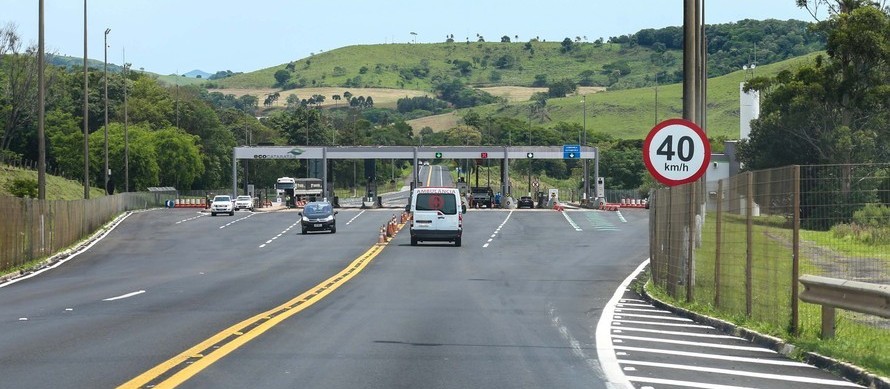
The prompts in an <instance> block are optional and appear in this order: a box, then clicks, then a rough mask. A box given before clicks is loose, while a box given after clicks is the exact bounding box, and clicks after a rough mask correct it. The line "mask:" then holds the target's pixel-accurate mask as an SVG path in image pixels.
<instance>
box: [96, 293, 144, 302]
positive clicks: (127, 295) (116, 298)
mask: <svg viewBox="0 0 890 389" xmlns="http://www.w3.org/2000/svg"><path fill="white" fill-rule="evenodd" d="M143 293H145V291H144V290H137V291H135V292H130V293H127V294H122V295H120V296H117V297H109V298H107V299H104V300H102V301H114V300H123V299H125V298H128V297H133V296H137V295H140V294H143Z"/></svg>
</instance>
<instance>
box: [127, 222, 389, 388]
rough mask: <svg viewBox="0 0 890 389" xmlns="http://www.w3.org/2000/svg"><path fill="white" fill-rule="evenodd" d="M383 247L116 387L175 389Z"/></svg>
mask: <svg viewBox="0 0 890 389" xmlns="http://www.w3.org/2000/svg"><path fill="white" fill-rule="evenodd" d="M403 226H404V225H403V224H399V225H398V227H397V230H400V229H401V228H402V227H403ZM385 246H386V244H385V243H384V244H377V245H374V246H372V247H371V248H370V249H368V251H366V252H365V253H364V254H362V255H361V256H359V257H358V258H356V259H355V260H354V261H352V263H350V264H349V266H347V267H346V268H345V269H343V270H341V271H340V272H339V273H337V274H335V275H334V276H332V277H331V278H328V279H327V280H324V281H322V282H321V283H319V284H318V285H316V286H315V287H313V288H310V289H309V290H307V291H306V292H303V293H302V294H300V295H299V296H297V297H294V298H293V299H291V300H290V301H288V302H286V303H284V304H282V305H279V306H277V307H275V308H272V309H270V310H268V311H266V312H262V313H260V314H257V315H256V316H253V317H251V318H249V319H246V320H244V321H242V322H240V323H238V324H235V325H233V326H231V327H229V328H227V329H225V330H223V331H221V332H219V333H217V334H216V335H213V336H211V337H210V338H208V339H206V340H204V341H202V342H201V343H198V344H197V345H195V346H193V347H191V348H189V349H188V350H185V351H183V352H181V353H179V354H178V355H176V356H175V357H173V358H170V359H168V360H166V361H164V362H161V363H160V364H158V365H157V366H155V367H153V368H151V369H150V370H148V371H146V372H145V373H142V374H140V375H139V376H137V377H135V378H133V379H131V380H130V381H127V382H126V383H124V384H122V385H120V386H118V388H127V389H129V388H142V387H147V386H149V384H151V385H150V387H152V388H175V387H176V386H178V385H180V384H182V383H183V382H185V381H187V380H188V379H189V378H191V377H193V376H195V375H196V374H198V373H199V372H201V371H202V370H204V369H206V368H207V367H209V366H210V365H212V364H213V363H215V362H216V361H218V360H220V359H222V358H223V357H225V356H226V355H228V354H229V353H231V352H232V351H235V350H237V349H238V348H239V347H241V346H243V345H245V344H247V343H248V342H250V341H251V340H253V339H255V338H256V337H258V336H260V335H261V334H263V333H264V332H266V331H268V330H269V329H271V328H272V327H275V326H276V325H278V324H279V323H281V322H282V321H284V320H285V319H287V318H289V317H291V316H293V315H296V314H297V313H299V312H300V311H302V310H304V309H306V308H308V307H309V306H311V305H312V304H315V303H316V302H318V301H320V300H321V299H322V298H324V297H325V296H327V295H328V294H330V293H331V292H333V291H334V290H336V289H337V288H339V287H340V286H342V285H343V284H345V283H346V281H349V280H350V279H352V277H355V275H356V274H358V273H360V272H361V271H362V270H364V268H365V267H366V266H367V265H368V264H369V263H370V262H371V260H373V259H374V258H375V257H376V256H377V255H378V254H380V252H382V251H383V248H384V247H385ZM177 369H178V370H177Z"/></svg>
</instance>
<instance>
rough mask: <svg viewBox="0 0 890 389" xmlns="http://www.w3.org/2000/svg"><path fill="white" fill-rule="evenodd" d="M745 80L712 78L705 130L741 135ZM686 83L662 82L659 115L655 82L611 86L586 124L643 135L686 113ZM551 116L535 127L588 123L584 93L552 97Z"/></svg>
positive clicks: (508, 109)
mask: <svg viewBox="0 0 890 389" xmlns="http://www.w3.org/2000/svg"><path fill="white" fill-rule="evenodd" d="M817 54H819V53H812V54H809V55H806V56H802V57H797V58H793V59H789V60H786V61H782V62H778V63H775V64H770V65H763V66H760V67H758V68H757V74H758V75H761V76H770V75H775V74H778V73H779V72H780V71H782V70H788V69H794V68H796V67H799V66H801V65H802V64H805V63H808V62H811V61H812V60H813V58H815V56H816V55H817ZM744 81H745V72H744V71H738V72H734V73H730V74H727V75H724V76H720V77H714V78H711V79H709V80H708V96H707V99H708V118H707V124H706V126H705V131H706V132H707V134H708V136H709V137H711V138H715V137H719V136H725V137H727V138H728V139H738V137H739V83H741V82H744ZM682 89H683V85H682V84H669V85H661V86H659V87H658V115H657V116H656V109H655V107H656V105H655V87H654V86H653V87H645V88H636V89H624V90H611V91H606V92H600V93H596V94H592V95H587V96H586V98H585V99H586V102H587V104H586V105H587V107H586V110H587V129H588V130H589V131H597V132H604V133H608V134H611V135H613V136H615V137H616V138H620V139H643V138H645V137H646V135H647V134H648V133H649V130H651V129H652V127H653V126H655V124H656V123H657V122H660V121H662V120H665V119H669V118H677V117H682V116H683V101H682V95H683V91H682ZM529 104H530V103H523V104H508V105H502V104H490V105H486V106H482V107H474V108H469V109H461V110H458V111H457V116H459V117H463V116H464V114H465V113H466V112H467V111H468V110H470V109H472V110H474V111H476V112H478V113H479V114H480V115H481V116H482V117H486V116H487V115H492V116H506V117H513V118H516V119H520V120H523V121H525V120H528V114H529ZM547 107H548V111H549V113H550V119H551V120H549V121H546V122H543V123H542V122H540V121H539V120H538V119H537V118H533V119H532V124H534V125H536V126H544V127H550V126H553V125H555V124H556V123H558V122H568V123H579V124H581V123H583V122H584V110H585V108H584V104H583V103H582V97H581V96H569V97H564V98H553V99H549V100H547Z"/></svg>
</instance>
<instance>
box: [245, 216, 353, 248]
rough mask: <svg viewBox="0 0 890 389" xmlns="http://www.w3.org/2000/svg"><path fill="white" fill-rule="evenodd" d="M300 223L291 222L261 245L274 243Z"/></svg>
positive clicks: (261, 246)
mask: <svg viewBox="0 0 890 389" xmlns="http://www.w3.org/2000/svg"><path fill="white" fill-rule="evenodd" d="M298 224H300V222H299V221H297V222H296V223H294V224H291V225H289V226H287V228H285V229H284V231H281V233H279V234H278V235H275V237H273V238H272V239H269V240H267V241H266V243H263V244H261V245H260V248H263V247H266V245H267V244H269V243H272V242H273V241H275V239H278V238H280V237H281V236H282V235H284V234H286V233H287V232H288V231H290V230H292V229H293V228H294V227H296V226H297V225H298ZM346 224H349V223H346Z"/></svg>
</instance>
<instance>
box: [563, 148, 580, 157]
mask: <svg viewBox="0 0 890 389" xmlns="http://www.w3.org/2000/svg"><path fill="white" fill-rule="evenodd" d="M562 158H563V159H581V145H563V146H562Z"/></svg>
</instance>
